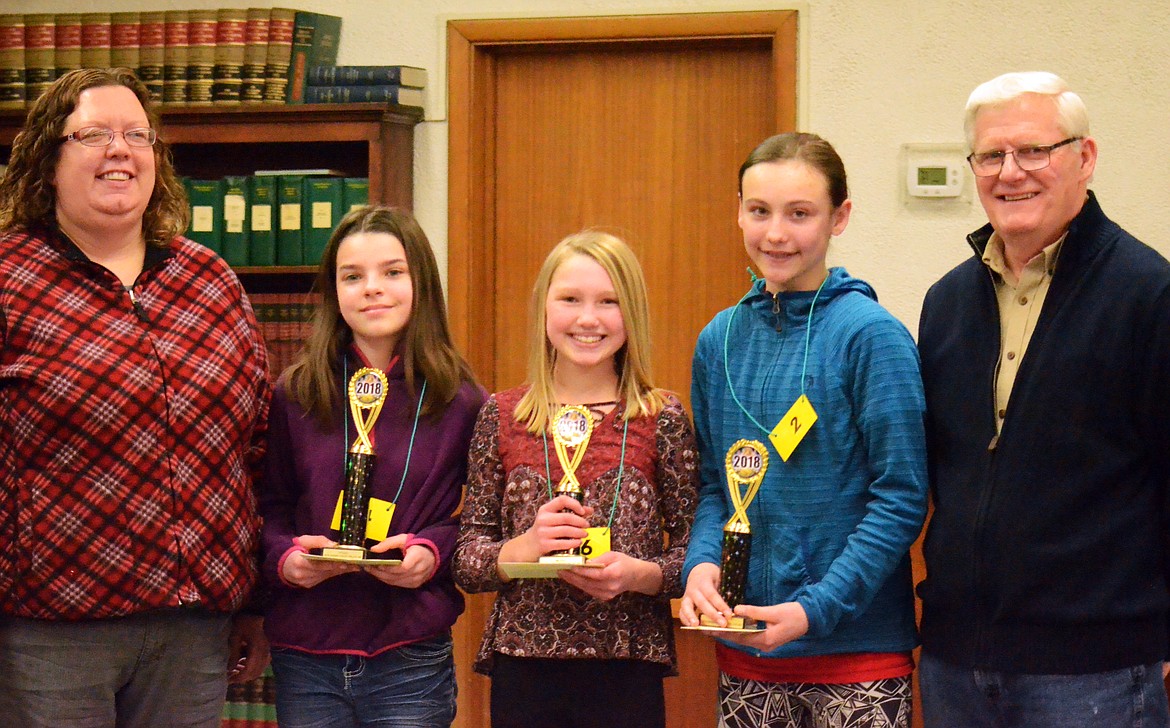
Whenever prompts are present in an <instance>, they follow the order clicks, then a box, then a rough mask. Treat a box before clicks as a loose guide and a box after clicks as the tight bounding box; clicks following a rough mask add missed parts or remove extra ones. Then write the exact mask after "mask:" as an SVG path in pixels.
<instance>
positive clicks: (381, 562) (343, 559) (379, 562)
mask: <svg viewBox="0 0 1170 728" xmlns="http://www.w3.org/2000/svg"><path fill="white" fill-rule="evenodd" d="M301 556H304V557H305V558H306V559H308V560H309V561H333V562H339V563H345V564H356V565H358V566H399V565H400V564H402V559H380V558H375V557H372V556H365V557H362V558H360V559H359V558H354V557H353V556H350V555H349V554H344V555H342V556H326V555H325V554H313V553H309V554H301Z"/></svg>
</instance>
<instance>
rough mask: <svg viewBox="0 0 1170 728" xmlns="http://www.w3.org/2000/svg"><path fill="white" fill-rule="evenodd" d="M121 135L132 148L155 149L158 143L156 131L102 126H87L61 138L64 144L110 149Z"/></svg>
mask: <svg viewBox="0 0 1170 728" xmlns="http://www.w3.org/2000/svg"><path fill="white" fill-rule="evenodd" d="M117 134H121V135H122V138H123V139H125V140H126V143H127V144H128V145H130V146H132V147H153V146H154V143H155V142H156V141H158V132H156V131H155V130H154V129H148V128H145V127H143V128H141V129H127V130H126V131H114V130H113V129H106V128H105V127H101V126H87V127H85V128H84V129H78V130H77V131H75V132H73V133H72V134H69V135H67V136H63V137H61V141H62V142H77V143H78V144H81V145H82V146H86V147H108V146H110V145H111V144H113V143H114V136H115V135H117Z"/></svg>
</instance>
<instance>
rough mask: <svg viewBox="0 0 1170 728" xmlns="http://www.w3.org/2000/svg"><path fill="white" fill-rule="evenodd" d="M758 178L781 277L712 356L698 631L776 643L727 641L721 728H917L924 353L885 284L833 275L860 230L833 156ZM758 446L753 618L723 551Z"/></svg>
mask: <svg viewBox="0 0 1170 728" xmlns="http://www.w3.org/2000/svg"><path fill="white" fill-rule="evenodd" d="M739 176H740V196H739V201H740V204H739V215H738V222H739V226H740V229H741V230H742V231H743V238H744V246H745V247H746V249H747V252H748V255H749V257H750V258H751V259H752V262H753V263H754V264H755V267H756V268H757V269H758V270H759V271H760V272H761V273H762V275H763V277H762V278H759V279H756V280H755V281H754V282H753V285H752V287H751V290H749V291H748V293H747V294H746V295H745V296H744V297H743V298H742V299H741V300H740V301H739V303H737V304H736V305H735V306H733V307H731V308H729V309H727V310H724V311H722V312H720V313H719V314H718V315H716V316H715V319H714V320H713V321H711V323H710V324H708V325H707V327H706V328H705V329H704V330H703V332H702V333H701V334H700V335H699V341H698V344H697V346H696V349H695V356H694V362H693V372H692V385H691V386H692V393H691V401H692V406H693V407H694V416H695V428H696V431H697V435H698V441H699V451H700V455H701V460H702V472H701V475H702V480H701V482H702V489H701V491H700V496H699V507H698V511H697V513H696V517H695V524H694V528H693V531H692V536H691V542H690V546H689V548H688V551H687V558H686V563H685V565H684V567H683V581H684V583H685V584H686V594H685V596H684V597H683V602H682V606H681V609H680V618H681V619H682V621H683V623H684V625H688V626H695V625H698V624H699V618H700V616H701V615H704V616H706V617H707V618H708V619H710V620H713V621H714V622H715V623H716V624H719V625H724V624H726V623H727V618H728V617H730V616H733V615H738V616H741V617H746V618H749V619H754V620H760V621H761V622H762V623H763V625H764V626H765V629H764V630H763V631H762V632H757V633H747V634H737V633H724V634H721V635H720V636H721V637H722V639H721V640H720V641H719V643H718V645H717V650H716V655H717V660H718V664H719V670H720V685H719V712H720V721H721V722H720V725H721V726H724V725H725V726H759V725H765V724H767V725H769V726H793V727H796V726H801V727H804V726H817V727H820V726H826V727H827V726H841V727H842V728H848V727H851V726H863V725H864V726H869V725H890V726H908V725H909V719H910V705H911V700H910V673H911V672H912V670H913V663H912V660H911V656H910V651H911V650H912V649H913V648H914V647H915V645H916V644H917V635H916V631H915V626H914V603H913V594H912V583H911V574H910V559H909V548H910V545H911V544H912V543H913V542H914V539H915V538H916V537H917V535H918V532H919V531H920V529H921V528H922V523H923V519H924V518H925V515H926V498H927V478H926V447H925V438H924V434H923V412H924V401H923V394H922V382H921V379H920V375H919V367H918V355H917V351H916V349H915V346H914V341H913V339H912V338H911V337H910V334H909V332H907V330H906V328H905V327H904V326H903V325H902V324H901V323H899V322H898V321H897V319H895V318H894V317H893V316H892V315H891V314H890V313H889V312H887V311H886V310H885V309H884V308H882V307H881V306H880V305H878V303H877V297H876V295H875V294H874V291H873V289H872V288H871V287H870V286H869V284H867V283H865V282H864V281H861V280H858V279H856V278H853V277H851V276H850V275H849V274H848V273H846V272H845V270H844V269H842V268H832V269H830V268H828V267H827V265H826V260H825V259H826V254H827V252H828V247H829V241H830V239H831V238H832V237H833V236H836V235H839V234H841V232H843V231H844V230H845V227H846V225H847V224H848V222H849V215H850V212H851V210H852V202H851V201H850V200H849V195H848V186H847V183H846V178H845V168H844V165H843V164H842V162H841V159H840V157H839V156H838V155H837V153H836V151H835V150H834V149H833V147H832V146H831V145H830V144H829V143H828V142H826V141H825V140H823V139H821V138H820V137H818V136H816V135H813V134H798V133H792V134H781V135H778V136H775V137H772V138H770V139H767V140H766V141H764V142H763V143H762V144H760V146H759V147H757V148H756V149H755V150H754V151H753V152H752V153H751V155H750V156H749V157H748V158H747V160H746V161H745V162H744V164H743V166H742V167H741V168H740V175H739ZM745 439H746V440H756V441H758V442H760V443H761V446H762V447H763V448H764V449H765V452H766V454H767V455H768V466H767V468H766V470H765V473H764V477H763V481H762V484H761V486H760V488H759V491H758V494H757V495H756V497H755V498H754V500H752V501H751V502H750V504H748V506H747V508H746V511H745V514H746V516H747V518H748V520H749V522H750V529H751V533H752V542H751V556H750V560H749V562H748V568H747V580H746V590H745V595H744V599H743V603H742V604H739V605H735V604H732V605H728V604H727V603H726V602H725V601H724V599H723V598H722V597H721V596H720V592H719V585H720V577H721V573H720V565H721V560H720V559H721V550H722V546H721V544H722V535H723V527H724V525H725V524H726V523H727V522H728V519H729V518H731V517H732V516H733V514H734V513H735V508H734V507H733V503H732V499H731V496H730V494H729V489H728V482H727V473H726V472H725V460H726V458H727V455H728V451H729V449H731V448H732V446H733V445H734V444H736V443H737V442H738V441H740V440H745ZM732 608H734V609H732ZM878 713H880V714H882V715H884V716H885V718H884V719H881V720H877V718H878V716H877V714H878ZM875 720H877V722H875Z"/></svg>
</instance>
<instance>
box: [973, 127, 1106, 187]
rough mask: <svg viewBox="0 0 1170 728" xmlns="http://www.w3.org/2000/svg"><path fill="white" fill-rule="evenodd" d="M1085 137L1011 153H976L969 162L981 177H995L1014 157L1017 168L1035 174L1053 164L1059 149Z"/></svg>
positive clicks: (1025, 148)
mask: <svg viewBox="0 0 1170 728" xmlns="http://www.w3.org/2000/svg"><path fill="white" fill-rule="evenodd" d="M1083 138H1084V137H1079V136H1078V137H1069V138H1068V139H1065V140H1064V141H1060V142H1057V143H1056V144H1045V145H1043V146H1037V147H1023V148H1022V149H1015V150H1013V151H1010V152H974V153H972V154H969V155H967V162H968V163H969V164H970V165H971V171H972V172H974V173H975V174H976V175H977V176H979V177H994V176H995V175H997V174H999V171H1000V170H1001V169H1003V160H1004V158H1005V157H1007V155H1009V154H1010V155H1012V156H1013V157H1014V158H1015V160H1016V166H1017V167H1019V168H1020V169H1022V170H1024V171H1025V172H1035V171H1036V170H1038V169H1044V168H1045V167H1047V166H1048V165H1049V164H1050V163H1051V162H1052V152H1053V150H1055V149H1059V148H1061V147H1063V146H1064V145H1066V144H1072V143H1073V142H1079V141H1080V140H1081V139H1083Z"/></svg>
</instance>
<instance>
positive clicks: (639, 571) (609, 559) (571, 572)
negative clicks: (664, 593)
mask: <svg viewBox="0 0 1170 728" xmlns="http://www.w3.org/2000/svg"><path fill="white" fill-rule="evenodd" d="M589 563H591V564H601V565H602V567H603V568H600V569H598V568H590V567H584V566H578V567H574V568H572V569H565V570H564V571H562V572H561V573H560V577H561V579H562V580H564V581H565V582H566V583H568V584H570V585H572V586H575V587H577V588H578V589H580V590H581V591H583V592H585V593H586V594H588V595H589V596H591V597H593V598H594V599H600V600H601V601H603V602H607V601H609V600H610V599H613V598H614V597H616V596H617V595H619V594H622V593H623V592H628V591H632V592H638V593H640V594H649V595H651V596H653V595H654V594H657V593H658V592H659V591H661V590H662V569H661V568H660V567H659V566H658V564H653V563H651V562H649V561H643V560H641V559H635V558H634V557H632V556H627V555H626V554H623V553H621V552H620V551H607V552H605V553H604V554H602V555H601V556H598V557H597V558H595V559H590V562H589Z"/></svg>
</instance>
